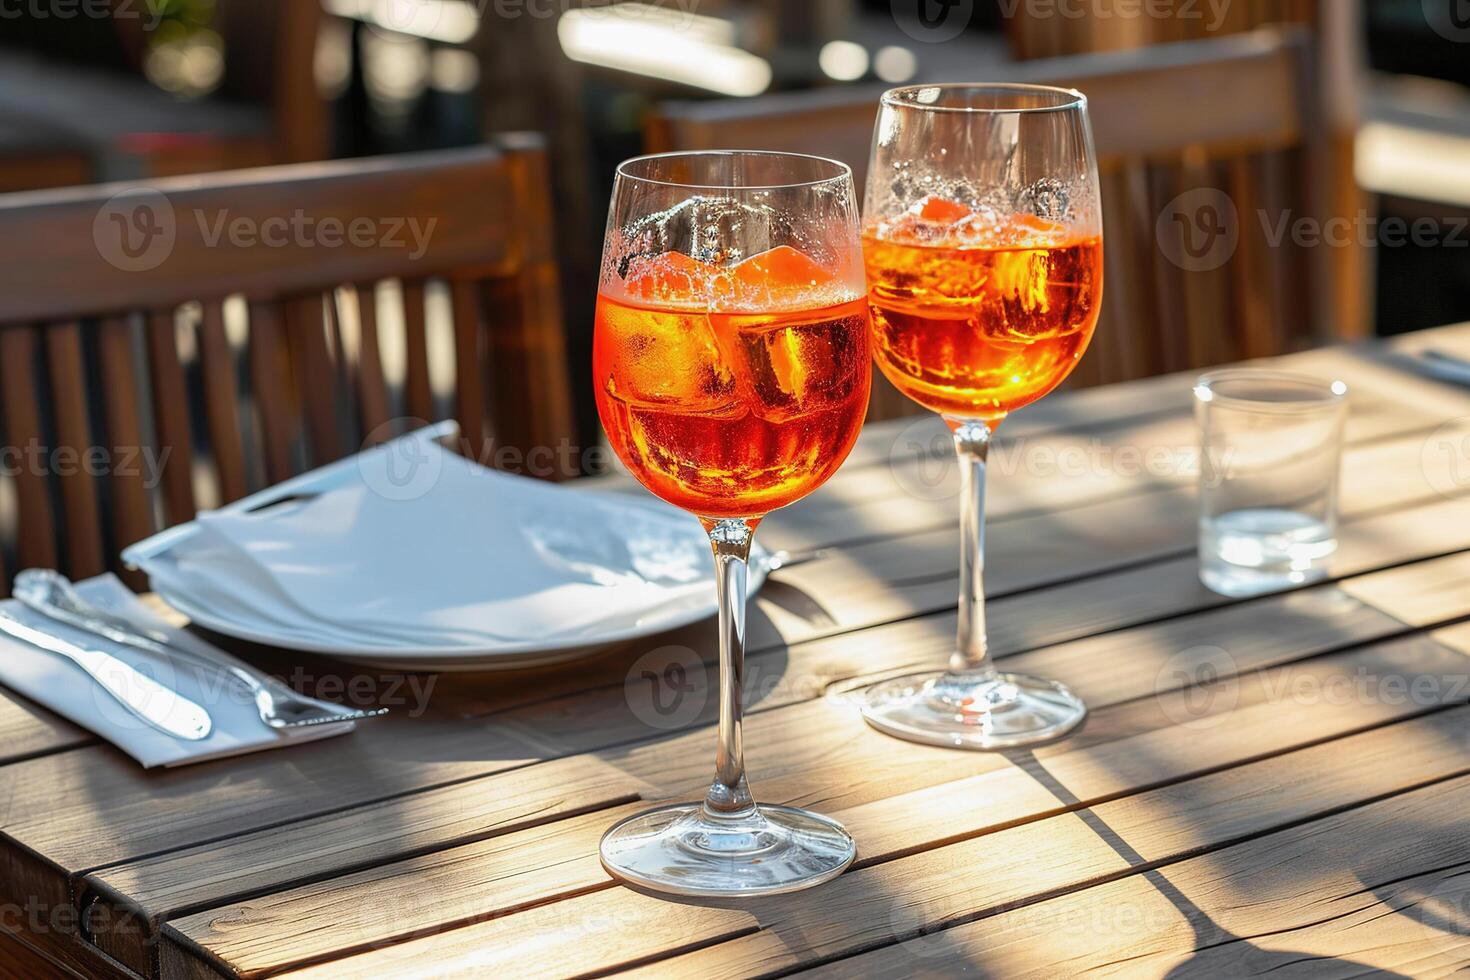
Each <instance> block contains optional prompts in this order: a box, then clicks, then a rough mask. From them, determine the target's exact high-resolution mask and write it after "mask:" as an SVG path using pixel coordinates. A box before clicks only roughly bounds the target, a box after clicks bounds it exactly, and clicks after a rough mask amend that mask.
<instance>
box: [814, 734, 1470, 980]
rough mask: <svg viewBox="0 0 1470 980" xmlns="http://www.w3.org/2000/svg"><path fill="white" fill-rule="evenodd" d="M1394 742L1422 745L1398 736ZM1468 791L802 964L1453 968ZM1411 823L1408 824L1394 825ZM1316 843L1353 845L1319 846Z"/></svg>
mask: <svg viewBox="0 0 1470 980" xmlns="http://www.w3.org/2000/svg"><path fill="white" fill-rule="evenodd" d="M1405 734H1406V735H1407V734H1409V733H1407V732H1406V733H1405ZM1433 738H1435V736H1433V735H1431V736H1430V739H1431V741H1429V743H1428V744H1429V747H1431V748H1432V747H1434V742H1433V741H1432V739H1433ZM1439 738H1441V739H1442V738H1443V736H1442V735H1441V736H1439ZM1440 747H1441V748H1442V747H1443V743H1442V742H1441V744H1440ZM1404 748H1405V750H1406V751H1409V752H1414V751H1419V750H1421V749H1420V747H1418V746H1415V745H1413V744H1410V743H1408V741H1407V739H1406V740H1405V743H1404ZM1388 764H1389V765H1392V763H1388ZM1466 791H1467V781H1466V780H1465V779H1463V778H1462V779H1457V780H1454V781H1452V782H1447V783H1441V784H1438V785H1435V786H1430V787H1426V788H1424V789H1421V790H1418V791H1417V792H1413V793H1408V794H1405V795H1402V796H1395V797H1392V798H1389V799H1386V800H1383V801H1381V802H1377V803H1373V804H1370V805H1367V806H1363V807H1360V808H1356V809H1352V810H1349V811H1347V812H1345V813H1342V814H1339V815H1336V816H1332V817H1328V818H1326V819H1323V820H1319V821H1314V822H1312V823H1308V824H1305V825H1303V826H1301V827H1294V828H1290V829H1287V830H1282V831H1279V832H1277V833H1274V834H1271V835H1269V836H1266V837H1262V838H1260V839H1258V840H1252V841H1247V842H1243V843H1240V844H1237V845H1235V846H1233V847H1231V848H1228V849H1226V850H1223V851H1218V852H1216V853H1213V854H1210V855H1208V856H1204V857H1198V858H1193V859H1191V860H1187V861H1184V862H1181V863H1179V864H1174V865H1171V866H1169V867H1168V868H1166V869H1165V870H1164V872H1163V873H1162V874H1159V875H1148V876H1130V877H1127V878H1124V879H1122V880H1120V881H1115V882H1110V883H1106V884H1102V885H1099V886H1097V887H1095V888H1089V889H1087V890H1084V891H1081V892H1077V893H1075V894H1069V895H1065V896H1063V897H1060V898H1056V899H1052V900H1051V901H1048V902H1044V903H1041V904H1039V905H1034V906H1029V907H1026V908H1021V909H1017V910H1014V911H1005V912H1001V913H1000V914H998V915H993V916H987V917H985V918H982V919H980V920H979V921H976V922H958V923H956V925H955V927H954V928H951V929H945V930H943V931H939V932H934V933H933V934H931V935H925V936H921V935H918V934H916V933H914V934H909V935H900V936H895V937H894V938H895V939H902V945H901V946H899V945H885V946H884V947H883V948H881V949H878V950H875V951H874V952H871V953H868V954H866V955H863V956H858V957H856V958H853V959H848V960H841V961H838V962H836V963H833V964H832V965H831V966H829V967H826V968H823V969H818V970H814V971H812V973H811V974H810V975H811V976H813V977H821V978H835V977H855V976H884V975H888V971H890V970H893V969H897V970H899V971H900V972H901V973H902V974H904V975H906V976H916V977H940V976H953V975H954V974H955V973H956V972H957V971H960V970H964V969H967V968H974V967H975V966H978V965H980V964H983V965H984V969H985V971H986V972H987V974H989V975H991V976H1021V975H1027V976H1033V975H1034V976H1047V975H1059V974H1062V973H1066V974H1079V973H1085V972H1088V971H1091V970H1104V969H1107V968H1108V967H1110V966H1116V965H1117V964H1118V963H1120V962H1126V963H1127V965H1128V969H1129V970H1130V972H1136V973H1137V974H1138V975H1140V976H1180V977H1184V976H1199V977H1209V976H1227V975H1236V974H1240V973H1242V972H1243V970H1245V969H1247V968H1248V969H1249V970H1250V972H1251V974H1252V975H1259V974H1264V973H1268V972H1269V973H1275V972H1278V971H1281V972H1285V971H1294V972H1297V973H1301V974H1303V975H1312V976H1346V975H1360V976H1361V975H1374V976H1416V977H1429V976H1448V975H1451V974H1453V973H1461V972H1463V971H1464V968H1465V965H1466V963H1467V962H1470V940H1467V937H1466V935H1465V933H1464V931H1463V929H1462V927H1461V921H1460V915H1461V914H1463V910H1464V908H1465V903H1466V902H1467V901H1470V892H1467V889H1466V884H1467V881H1466V877H1465V874H1464V865H1465V863H1466V862H1467V861H1470V850H1467V848H1466V838H1465V835H1464V834H1463V833H1460V832H1459V828H1458V827H1457V826H1456V821H1455V819H1454V817H1453V816H1452V814H1453V813H1454V810H1453V808H1454V807H1455V806H1457V805H1460V801H1463V800H1464V799H1465V798H1466V795H1467V792H1466ZM1234 802H1235V801H1232V805H1233V804H1234ZM1409 827H1412V828H1414V832H1412V833H1405V828H1409ZM1322 841H1352V842H1353V846H1352V847H1347V848H1340V849H1337V848H1334V849H1332V850H1331V851H1324V849H1323V848H1322V847H1321V842H1322ZM805 975H807V974H803V976H805Z"/></svg>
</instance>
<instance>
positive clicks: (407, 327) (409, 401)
mask: <svg viewBox="0 0 1470 980" xmlns="http://www.w3.org/2000/svg"><path fill="white" fill-rule="evenodd" d="M402 288H403V343H404V347H405V358H404V360H405V375H404V380H403V405H404V410H405V412H406V414H408V415H409V416H411V417H413V418H416V419H419V420H421V421H424V422H431V421H433V419H434V393H433V390H432V389H431V388H430V385H429V347H428V343H429V338H428V327H427V325H426V323H425V319H424V318H425V316H426V310H425V308H424V281H423V280H422V279H408V280H404V282H403V287H402Z"/></svg>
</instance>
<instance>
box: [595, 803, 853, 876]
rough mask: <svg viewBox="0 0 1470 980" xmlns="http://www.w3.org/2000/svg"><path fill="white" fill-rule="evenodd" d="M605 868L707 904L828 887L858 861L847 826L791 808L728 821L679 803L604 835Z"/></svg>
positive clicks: (641, 815) (626, 822)
mask: <svg viewBox="0 0 1470 980" xmlns="http://www.w3.org/2000/svg"><path fill="white" fill-rule="evenodd" d="M599 850H600V851H601V855H602V866H603V867H604V868H606V869H607V873H608V874H610V875H612V876H613V877H614V878H621V879H622V880H624V881H626V882H629V883H630V884H633V885H639V886H642V887H644V888H649V889H653V890H654V891H661V892H672V893H674V894H677V895H696V896H701V897H706V898H739V897H743V896H753V895H775V894H778V893H780V892H792V891H797V890H799V889H802V888H810V887H812V886H813V885H820V884H821V883H822V882H824V881H830V880H831V879H833V878H835V877H837V876H838V875H840V874H841V873H842V872H843V870H844V869H845V868H846V867H847V866H848V865H849V864H851V863H852V859H853V858H854V857H856V856H857V845H856V844H854V843H853V840H852V837H851V836H849V835H848V833H847V831H846V830H844V829H843V827H842V824H840V823H838V822H837V821H835V820H830V819H828V818H827V817H823V816H821V815H819V814H815V813H810V812H808V811H806V810H798V809H795V808H793V807H788V806H758V807H756V808H755V809H754V810H753V811H750V812H747V813H745V814H743V815H740V816H729V817H727V816H721V815H718V814H713V813H711V812H709V811H706V810H705V808H704V806H703V805H702V804H699V803H675V804H673V805H670V806H661V807H658V808H657V809H653V810H646V811H644V812H643V813H636V814H634V815H633V816H631V817H628V818H626V819H624V820H620V821H618V822H617V823H615V824H613V825H612V827H610V828H609V829H608V831H607V833H606V834H603V836H602V845H601V847H600V848H599Z"/></svg>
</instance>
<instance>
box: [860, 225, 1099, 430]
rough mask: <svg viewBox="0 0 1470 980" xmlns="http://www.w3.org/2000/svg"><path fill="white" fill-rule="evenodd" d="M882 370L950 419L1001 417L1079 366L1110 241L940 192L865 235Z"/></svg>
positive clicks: (902, 388) (1094, 316) (1093, 318)
mask: <svg viewBox="0 0 1470 980" xmlns="http://www.w3.org/2000/svg"><path fill="white" fill-rule="evenodd" d="M863 254H864V261H865V264H866V266H867V274H868V292H869V298H870V299H871V302H872V313H873V336H874V343H875V352H876V356H877V361H878V366H879V367H880V368H881V369H882V371H883V373H884V375H885V376H887V378H888V379H889V380H890V381H892V382H893V384H894V386H895V387H897V388H898V389H899V390H900V391H902V392H903V393H904V394H905V395H907V396H908V397H909V398H912V399H913V400H914V401H916V402H918V403H919V404H921V405H923V406H924V407H926V408H929V409H932V410H933V411H936V412H939V413H940V414H942V415H945V416H949V417H951V418H985V419H998V418H1001V417H1003V416H1005V415H1006V414H1008V413H1009V412H1012V411H1015V410H1016V409H1018V408H1020V407H1022V406H1023V405H1027V404H1030V403H1031V402H1033V401H1035V400H1036V399H1038V398H1040V397H1041V396H1043V395H1045V394H1046V393H1047V392H1049V391H1051V390H1052V389H1053V388H1055V387H1056V386H1057V385H1059V384H1061V382H1062V381H1063V380H1064V379H1065V378H1066V377H1067V375H1068V374H1069V373H1071V371H1072V368H1073V367H1074V366H1075V365H1076V363H1077V361H1078V359H1079V358H1081V357H1082V353H1083V351H1085V350H1086V349H1087V343H1088V341H1089V340H1090V339H1091V337H1092V332H1093V328H1094V327H1095V326H1096V325H1097V317H1098V312H1099V308H1100V301H1101V298H1102V239H1101V238H1100V237H1099V236H1098V235H1096V234H1079V233H1077V232H1074V231H1072V230H1070V229H1069V228H1067V227H1066V226H1065V225H1062V224H1058V223H1054V222H1051V221H1047V220H1044V219H1042V218H1037V217H1035V216H1032V215H1015V214H1012V215H1005V216H999V215H995V214H993V213H989V212H983V211H973V210H971V209H970V208H968V207H965V206H964V205H961V204H957V203H955V202H953V201H948V200H945V199H943V198H938V197H930V198H928V199H927V200H925V201H923V202H922V203H921V204H920V205H918V206H916V207H915V208H913V209H912V210H911V211H910V212H909V213H906V214H904V215H902V216H900V217H899V218H896V219H892V220H888V221H885V222H882V223H880V224H878V225H876V226H874V227H872V228H869V229H868V231H867V232H865V233H864V236H863Z"/></svg>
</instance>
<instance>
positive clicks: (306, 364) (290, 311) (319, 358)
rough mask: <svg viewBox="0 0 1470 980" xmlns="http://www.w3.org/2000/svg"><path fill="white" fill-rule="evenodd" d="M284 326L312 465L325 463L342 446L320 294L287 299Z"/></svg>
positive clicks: (334, 372)
mask: <svg viewBox="0 0 1470 980" xmlns="http://www.w3.org/2000/svg"><path fill="white" fill-rule="evenodd" d="M286 329H287V332H288V347H289V349H290V351H291V359H292V361H293V362H294V364H295V365H296V383H297V385H298V386H299V388H298V390H299V392H300V398H301V404H302V405H303V406H304V407H305V409H306V428H307V432H308V433H309V434H310V436H311V448H312V456H311V458H312V465H313V466H324V465H326V464H327V463H330V462H332V461H333V460H336V459H339V458H340V457H341V456H342V452H343V446H342V434H341V430H340V429H339V428H338V426H337V392H338V373H337V365H336V364H335V363H334V362H333V359H332V352H331V349H330V348H329V346H328V344H327V333H326V331H327V323H326V321H325V319H324V311H323V306H322V296H321V294H319V293H311V294H308V295H306V296H301V297H298V298H295V299H292V300H290V301H288V303H287V327H286Z"/></svg>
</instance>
